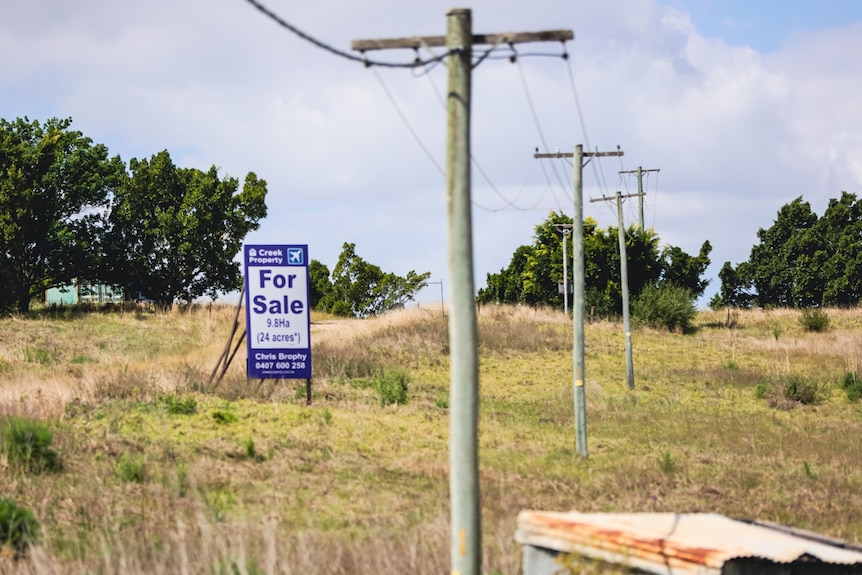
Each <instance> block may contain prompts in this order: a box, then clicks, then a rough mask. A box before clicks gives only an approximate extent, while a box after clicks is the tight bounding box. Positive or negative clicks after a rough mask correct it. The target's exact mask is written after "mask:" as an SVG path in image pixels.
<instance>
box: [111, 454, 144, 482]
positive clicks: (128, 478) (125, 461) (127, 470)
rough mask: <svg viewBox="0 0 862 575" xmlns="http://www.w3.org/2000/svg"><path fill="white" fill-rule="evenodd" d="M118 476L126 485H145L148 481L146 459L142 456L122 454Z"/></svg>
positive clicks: (118, 463) (117, 471) (118, 464)
mask: <svg viewBox="0 0 862 575" xmlns="http://www.w3.org/2000/svg"><path fill="white" fill-rule="evenodd" d="M116 475H117V477H119V478H120V480H121V481H125V482H126V483H143V482H144V481H146V479H147V470H146V467H145V466H144V459H143V458H142V457H141V456H140V455H128V454H127V453H124V454H122V455H121V456H120V460H119V461H118V462H117V468H116Z"/></svg>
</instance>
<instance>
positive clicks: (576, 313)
mask: <svg viewBox="0 0 862 575" xmlns="http://www.w3.org/2000/svg"><path fill="white" fill-rule="evenodd" d="M622 155H623V153H622V152H621V151H616V152H586V153H584V147H583V146H582V145H581V144H578V145H577V146H575V151H574V153H571V154H566V153H560V152H557V153H555V154H538V153H537V154H533V157H534V158H573V161H572V163H573V165H574V170H573V175H572V183H573V185H574V188H575V201H574V204H575V205H574V208H575V213H574V217H573V218H572V231H573V232H574V231H575V230H577V233H572V252H573V253H572V256H573V257H574V263H573V265H572V276H573V282H574V284H575V291H574V294H573V298H572V332H573V335H574V341H573V343H572V347H573V349H572V363H573V367H574V374H573V376H574V380H575V382H574V387H575V442H576V446H577V450H578V453H579V454H581V455H582V456H583V457H587V456H588V451H587V397H586V393H585V392H584V381H585V376H584V302H585V298H584V290H585V288H586V277H585V270H584V259H585V258H584V184H583V172H584V156H589V157H596V156H622Z"/></svg>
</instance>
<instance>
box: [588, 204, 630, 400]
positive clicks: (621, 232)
mask: <svg viewBox="0 0 862 575" xmlns="http://www.w3.org/2000/svg"><path fill="white" fill-rule="evenodd" d="M635 195H638V194H628V195H626V196H623V195H622V192H617V194H616V201H617V221H618V222H619V224H618V227H617V236H618V238H619V243H620V285H621V287H622V292H623V333H624V334H625V340H626V379H627V380H628V384H629V389H634V388H635V369H634V362H633V361H632V325H631V324H632V322H631V316H630V314H629V263H628V257H627V256H626V230H625V227H624V224H623V198H633V197H635ZM611 199H613V198H606V197H602V198H599V199H597V200H593V199H590V201H591V202H602V201H608V200H611Z"/></svg>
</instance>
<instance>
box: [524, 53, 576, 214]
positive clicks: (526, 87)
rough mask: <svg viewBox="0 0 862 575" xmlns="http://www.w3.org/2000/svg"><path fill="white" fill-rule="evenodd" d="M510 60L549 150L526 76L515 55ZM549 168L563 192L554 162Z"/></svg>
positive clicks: (544, 144) (544, 145) (543, 145)
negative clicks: (516, 71) (515, 68)
mask: <svg viewBox="0 0 862 575" xmlns="http://www.w3.org/2000/svg"><path fill="white" fill-rule="evenodd" d="M513 51H514V49H513ZM510 60H511V62H512V63H513V64H515V66H516V67H517V69H518V76H519V77H520V78H521V85H522V86H523V88H524V95H525V96H526V97H527V105H528V106H529V108H530V114H531V115H532V117H533V124H535V126H536V130H537V131H538V132H539V140H541V142H542V147H543V149H544V151H545V153H548V150H549V148H548V142H547V141H546V140H545V133H544V131H543V130H542V124H541V123H540V122H539V115H538V113H537V112H536V107H535V106H534V105H533V97H532V96H531V95H530V88H529V86H528V85H527V78H526V76H525V75H524V70H523V68H522V67H521V64H520V63H519V62H518V57H517V55H515V56H512V57H511V59H510ZM551 168H552V170H553V172H554V176H555V177H556V178H557V182H559V184H560V188H561V189H563V191H564V192H565V190H566V185H565V184H564V183H563V180H562V178H560V174H559V172H558V171H557V167H556V164H553V163H551ZM567 195H568V197H570V198H571V195H569V194H567ZM572 200H573V201H574V199H573V198H572Z"/></svg>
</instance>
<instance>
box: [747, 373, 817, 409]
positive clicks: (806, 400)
mask: <svg viewBox="0 0 862 575" xmlns="http://www.w3.org/2000/svg"><path fill="white" fill-rule="evenodd" d="M825 393H826V389H825V388H824V386H823V385H821V384H820V383H819V382H817V381H815V380H813V379H811V378H808V377H805V376H802V375H798V374H791V375H790V376H788V377H787V379H784V380H781V381H776V382H772V381H761V382H760V383H758V384H757V386H755V388H754V396H755V397H756V398H757V399H765V400H767V401H768V402H769V406H770V407H774V408H776V409H783V410H789V409H793V408H794V407H797V406H799V405H816V404H818V403H820V402H821V401H823V399H824V395H825Z"/></svg>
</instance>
